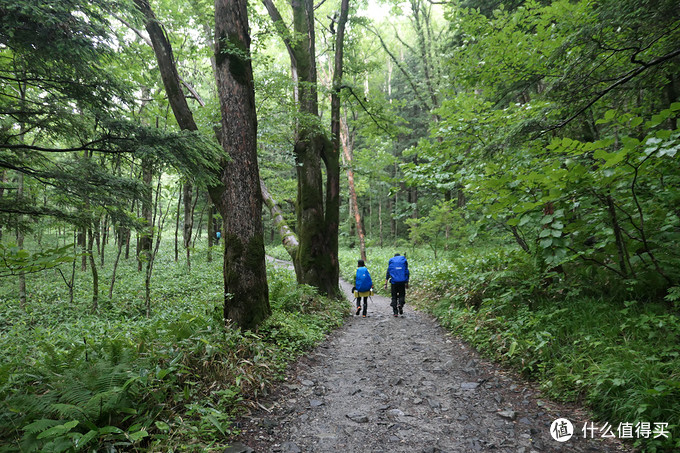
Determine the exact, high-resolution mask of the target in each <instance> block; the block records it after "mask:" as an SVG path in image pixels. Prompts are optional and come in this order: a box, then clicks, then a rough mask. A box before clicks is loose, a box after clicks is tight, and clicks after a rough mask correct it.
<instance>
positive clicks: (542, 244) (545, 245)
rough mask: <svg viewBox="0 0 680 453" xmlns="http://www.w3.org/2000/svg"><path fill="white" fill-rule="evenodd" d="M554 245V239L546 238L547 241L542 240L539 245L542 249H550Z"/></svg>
mask: <svg viewBox="0 0 680 453" xmlns="http://www.w3.org/2000/svg"><path fill="white" fill-rule="evenodd" d="M552 243H553V239H552V238H546V239H541V241H540V242H539V245H540V246H541V247H542V248H544V249H547V248H548V247H550V246H551V245H552Z"/></svg>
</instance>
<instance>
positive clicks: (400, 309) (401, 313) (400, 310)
mask: <svg viewBox="0 0 680 453" xmlns="http://www.w3.org/2000/svg"><path fill="white" fill-rule="evenodd" d="M399 314H400V315H403V314H404V306H403V305H399Z"/></svg>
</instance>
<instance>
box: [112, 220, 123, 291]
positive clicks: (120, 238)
mask: <svg viewBox="0 0 680 453" xmlns="http://www.w3.org/2000/svg"><path fill="white" fill-rule="evenodd" d="M116 234H117V236H118V253H117V254H116V260H115V261H114V262H113V270H112V271H111V285H110V286H109V300H111V299H113V286H114V285H115V284H116V271H117V270H118V262H119V261H120V254H121V252H122V251H123V242H124V241H125V230H120V231H118V230H116Z"/></svg>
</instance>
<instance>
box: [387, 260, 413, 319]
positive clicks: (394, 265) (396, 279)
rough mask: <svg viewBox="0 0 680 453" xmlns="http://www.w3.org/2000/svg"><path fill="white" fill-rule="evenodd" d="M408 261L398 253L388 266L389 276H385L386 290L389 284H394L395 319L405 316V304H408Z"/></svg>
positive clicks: (393, 307) (393, 303)
mask: <svg viewBox="0 0 680 453" xmlns="http://www.w3.org/2000/svg"><path fill="white" fill-rule="evenodd" d="M408 279H409V272H408V261H406V257H405V256H401V255H400V254H398V253H396V254H395V255H394V256H393V257H392V258H390V261H389V263H388V265H387V275H386V276H385V289H387V282H390V283H392V303H391V304H390V305H392V311H393V312H394V317H395V318H396V317H397V316H399V315H403V314H404V303H406V288H408Z"/></svg>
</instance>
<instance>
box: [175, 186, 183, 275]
mask: <svg viewBox="0 0 680 453" xmlns="http://www.w3.org/2000/svg"><path fill="white" fill-rule="evenodd" d="M181 206H182V185H181V184H180V191H179V195H178V196H177V213H176V214H177V215H176V217H175V263H176V262H177V261H179V239H178V236H179V211H180V207H181Z"/></svg>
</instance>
